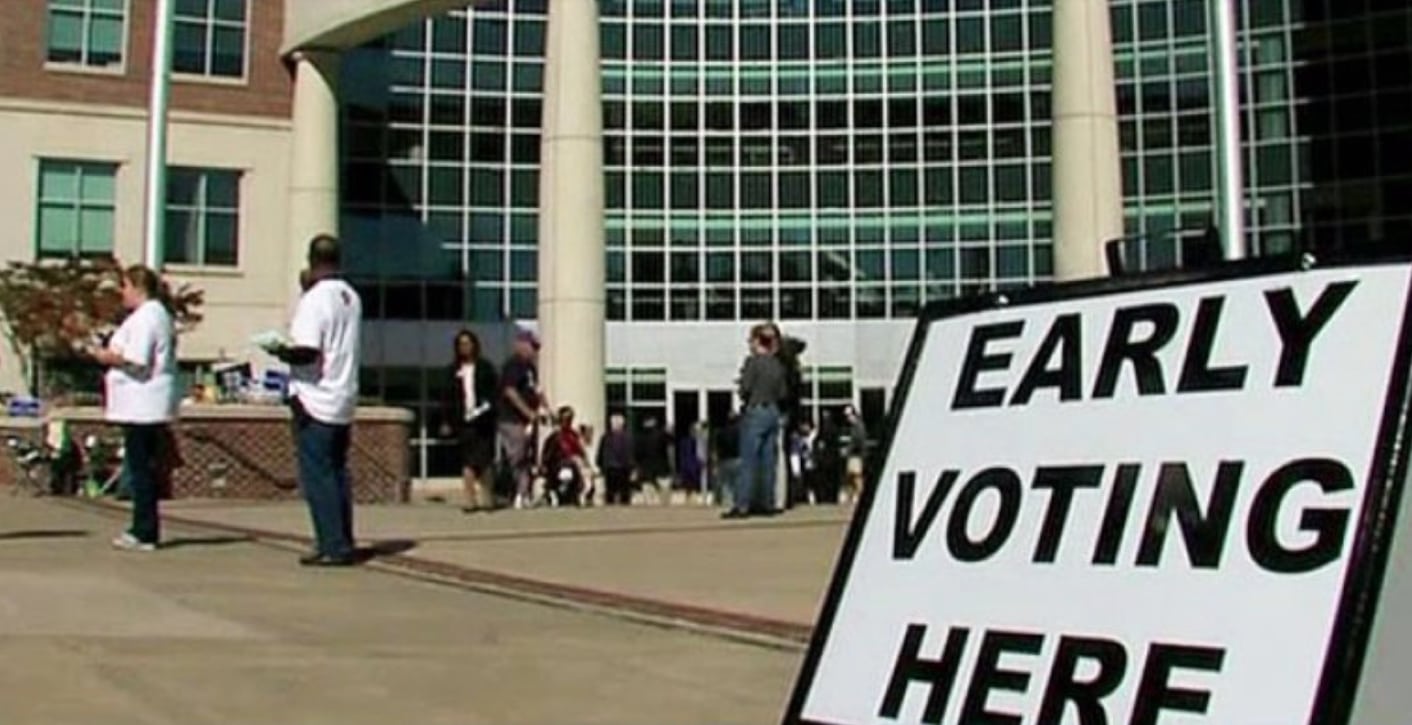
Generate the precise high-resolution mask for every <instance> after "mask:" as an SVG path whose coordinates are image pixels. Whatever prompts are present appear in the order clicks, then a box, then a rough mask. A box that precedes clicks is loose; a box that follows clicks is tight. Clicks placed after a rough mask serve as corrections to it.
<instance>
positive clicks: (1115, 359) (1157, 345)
mask: <svg viewBox="0 0 1412 725" xmlns="http://www.w3.org/2000/svg"><path fill="white" fill-rule="evenodd" d="M1178 318H1179V315H1178V313H1177V307H1176V305H1172V304H1168V303H1160V304H1151V305H1141V306H1139V307H1123V308H1120V309H1119V310H1118V311H1117V313H1115V314H1114V315H1113V327H1112V328H1111V329H1110V330H1109V331H1108V342H1107V344H1105V345H1104V346H1103V360H1102V362H1100V363H1099V365H1098V378H1097V380H1096V382H1095V383H1094V385H1093V397H1094V399H1095V400H1104V399H1106V398H1112V397H1113V393H1114V391H1116V390H1117V389H1118V376H1119V375H1120V374H1121V373H1122V371H1123V363H1124V362H1127V363H1130V364H1131V365H1132V368H1133V374H1134V375H1136V376H1137V392H1138V394H1139V395H1161V394H1163V393H1164V392H1166V390H1167V386H1166V383H1165V382H1163V379H1162V363H1161V362H1160V361H1158V359H1157V353H1158V351H1160V350H1161V349H1162V348H1163V347H1165V346H1166V345H1167V343H1169V342H1171V341H1172V336H1173V335H1175V334H1177V320H1178ZM1143 323H1146V324H1148V325H1150V326H1151V327H1152V332H1151V334H1149V335H1148V336H1147V337H1146V338H1138V339H1134V337H1133V336H1134V334H1135V333H1136V332H1137V328H1138V325H1140V324H1143Z"/></svg>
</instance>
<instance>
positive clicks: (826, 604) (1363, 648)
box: [782, 247, 1412, 725]
mask: <svg viewBox="0 0 1412 725" xmlns="http://www.w3.org/2000/svg"><path fill="white" fill-rule="evenodd" d="M1390 249H1391V248H1383V247H1374V248H1372V249H1367V250H1363V251H1362V252H1361V253H1359V252H1354V253H1346V254H1342V255H1340V256H1338V257H1336V258H1331V259H1329V260H1319V259H1316V258H1315V257H1313V256H1312V255H1309V254H1305V255H1302V256H1300V255H1293V256H1282V257H1263V258H1254V259H1247V260H1241V261H1235V262H1225V263H1222V264H1219V265H1217V266H1213V267H1210V268H1204V269H1199V270H1178V271H1165V272H1156V273H1146V274H1138V275H1129V276H1122V277H1110V278H1099V279H1093V280H1084V281H1079V282H1070V283H1060V284H1051V285H1044V286H1037V287H1030V288H1025V289H1021V290H1014V291H1006V292H992V293H988V294H984V295H975V296H971V297H964V298H958V299H954V300H947V301H943V302H933V303H929V304H928V305H926V306H925V307H924V308H923V310H922V312H921V314H920V315H919V316H918V319H917V323H916V326H915V328H914V330H913V333H912V338H911V341H910V342H909V343H908V346H907V351H906V357H905V358H904V360H903V366H902V371H901V373H900V375H899V377H898V381H897V386H896V389H895V392H894V394H893V397H892V401H891V403H890V405H889V406H888V414H887V417H886V419H885V423H884V426H883V435H882V439H881V440H882V445H881V446H880V447H879V450H878V452H877V454H876V458H875V459H874V460H875V465H873V466H871V467H870V468H871V470H870V471H869V473H868V477H867V479H866V487H865V489H864V491H863V497H862V499H861V500H860V501H859V502H858V505H857V508H856V509H855V511H854V513H853V517H852V520H851V521H850V523H849V526H848V530H847V533H846V536H845V538H844V542H843V547H842V549H841V550H840V553H839V556H838V558H837V560H836V562H835V565H834V571H833V574H832V575H831V577H830V581H829V586H828V589H827V590H826V592H825V595H824V600H823V606H822V608H821V609H820V612H819V617H818V621H817V622H816V624H815V627H814V630H813V633H812V634H811V636H810V641H809V645H808V648H807V650H806V654H805V658H804V661H803V664H802V666H801V668H800V671H799V675H798V677H797V678H796V680H795V684H794V688H793V691H792V693H791V695H790V699H789V702H788V706H787V708H786V710H785V714H784V718H783V720H782V722H783V725H842V724H840V723H834V722H828V721H819V720H810V719H805V718H804V707H805V704H806V702H807V701H808V698H809V692H810V689H811V688H812V686H813V684H814V680H815V678H816V676H817V672H818V668H819V664H820V660H821V659H822V657H823V653H824V650H825V648H826V645H827V644H828V641H829V635H830V633H831V632H832V630H833V626H834V623H835V620H836V617H837V615H838V609H839V606H840V603H841V602H842V599H843V594H844V589H845V587H846V585H847V582H848V578H849V575H850V573H851V572H852V570H853V567H854V564H855V560H856V558H857V553H858V549H859V546H860V544H861V542H862V538H863V532H864V528H865V527H866V525H867V522H868V519H869V518H870V517H871V515H872V512H873V505H874V501H875V499H876V497H877V492H878V488H879V486H880V485H882V482H881V481H880V478H881V476H882V474H883V473H884V471H885V469H886V463H887V461H889V460H890V459H891V458H892V447H893V443H894V441H895V439H896V434H897V426H898V424H899V422H900V421H901V420H902V418H903V414H904V412H905V410H906V406H907V403H908V399H909V398H910V397H911V392H912V387H913V381H914V377H915V375H916V373H917V367H918V365H919V362H920V360H921V357H922V351H923V349H924V348H925V346H926V342H927V334H928V332H929V330H930V328H931V326H932V324H933V323H935V322H938V321H943V320H948V319H951V318H954V317H959V316H962V315H966V314H972V313H979V312H987V311H994V310H1003V309H1015V308H1018V307H1025V306H1033V305H1042V304H1049V303H1055V302H1066V301H1072V300H1078V299H1093V298H1101V297H1107V296H1112V295H1117V294H1124V293H1132V292H1143V291H1154V290H1164V289H1176V288H1181V287H1187V286H1192V285H1197V284H1209V283H1213V282H1226V281H1238V280H1247V279H1254V278H1258V277H1262V276H1268V275H1274V274H1281V273H1293V272H1301V271H1310V270H1314V269H1318V270H1335V269H1341V268H1348V267H1359V266H1381V265H1399V264H1401V265H1409V264H1412V254H1409V253H1407V252H1405V251H1401V250H1396V251H1390ZM1409 274H1412V268H1409ZM1397 329H1398V333H1397V335H1398V337H1397V341H1396V343H1395V345H1394V347H1393V360H1392V364H1393V366H1394V367H1393V370H1392V373H1391V375H1390V376H1389V380H1388V389H1387V391H1386V392H1385V397H1384V400H1383V407H1382V413H1381V416H1380V419H1379V422H1378V424H1377V434H1376V437H1375V442H1374V451H1373V453H1372V456H1371V465H1370V468H1369V472H1368V479H1367V481H1366V485H1367V487H1368V490H1367V493H1366V494H1365V496H1364V501H1363V503H1362V505H1361V508H1360V510H1359V511H1358V513H1357V518H1356V519H1355V522H1354V523H1355V532H1357V533H1356V534H1355V535H1354V536H1353V537H1352V540H1351V542H1350V545H1349V550H1348V552H1347V554H1346V556H1347V558H1348V564H1347V567H1348V568H1347V575H1346V577H1345V580H1344V583H1343V588H1342V591H1341V592H1340V593H1339V594H1338V604H1337V610H1336V612H1335V614H1334V619H1333V629H1332V631H1331V633H1330V635H1329V638H1328V640H1327V643H1326V645H1325V647H1324V662H1323V665H1322V667H1321V669H1320V675H1319V684H1318V692H1317V694H1316V695H1315V698H1314V701H1313V709H1312V712H1311V714H1310V719H1309V724H1310V725H1347V723H1349V722H1350V717H1351V716H1352V714H1353V712H1354V706H1355V700H1356V699H1357V696H1358V694H1359V693H1360V687H1359V685H1360V678H1361V676H1362V670H1363V665H1364V662H1365V660H1366V659H1368V652H1369V647H1370V644H1371V642H1370V640H1371V636H1372V632H1373V629H1374V625H1375V623H1376V616H1377V613H1378V612H1377V605H1378V603H1379V600H1380V599H1381V595H1382V588H1383V585H1384V583H1385V580H1386V578H1387V567H1388V560H1389V558H1390V556H1391V551H1392V546H1393V544H1394V540H1393V536H1394V533H1395V532H1396V531H1397V529H1398V524H1399V521H1398V516H1397V514H1398V511H1399V509H1400V507H1401V503H1402V498H1403V495H1404V491H1405V489H1406V487H1407V478H1408V467H1409V452H1412V441H1408V440H1407V434H1409V433H1412V284H1409V287H1408V295H1407V299H1406V300H1405V301H1404V302H1403V310H1402V319H1401V322H1400V324H1399V325H1398V327H1397ZM1402 543H1403V544H1404V545H1407V544H1412V542H1402Z"/></svg>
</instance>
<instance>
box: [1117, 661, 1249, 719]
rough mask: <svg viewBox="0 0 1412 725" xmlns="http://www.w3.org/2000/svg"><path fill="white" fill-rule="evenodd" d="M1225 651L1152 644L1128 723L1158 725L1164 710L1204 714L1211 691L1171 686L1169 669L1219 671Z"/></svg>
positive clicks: (1170, 670)
mask: <svg viewBox="0 0 1412 725" xmlns="http://www.w3.org/2000/svg"><path fill="white" fill-rule="evenodd" d="M1225 659H1226V651H1225V650H1221V649H1211V648H1208V647H1188V646H1184V645H1175V644H1153V645H1152V646H1151V647H1150V648H1148V650H1147V665H1146V666H1145V667H1143V670H1142V681H1141V683H1140V684H1139V685H1138V686H1137V698H1136V700H1135V702H1134V703H1133V717H1132V720H1130V721H1129V722H1130V724H1131V725H1158V721H1159V720H1160V719H1161V717H1162V712H1163V711H1164V710H1166V711H1169V712H1191V713H1196V714H1198V715H1204V714H1206V708H1207V707H1208V706H1209V705H1210V702H1211V693H1209V692H1206V691H1205V690H1186V689H1180V688H1176V687H1172V685H1171V679H1172V670H1175V669H1178V668H1181V669H1187V670H1205V671H1207V672H1220V671H1221V665H1222V663H1223V662H1224V661H1225Z"/></svg>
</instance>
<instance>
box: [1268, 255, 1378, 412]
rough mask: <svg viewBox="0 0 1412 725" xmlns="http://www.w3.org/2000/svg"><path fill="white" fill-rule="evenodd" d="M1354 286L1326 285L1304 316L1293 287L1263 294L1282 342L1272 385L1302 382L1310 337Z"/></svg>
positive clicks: (1289, 385) (1321, 329)
mask: <svg viewBox="0 0 1412 725" xmlns="http://www.w3.org/2000/svg"><path fill="white" fill-rule="evenodd" d="M1357 286H1358V282H1357V281H1349V282H1335V283H1333V284H1330V285H1329V286H1328V287H1325V288H1324V291H1323V292H1320V293H1319V299H1317V300H1315V301H1314V305H1313V306H1312V307H1310V308H1309V314H1307V315H1304V314H1300V312H1299V302H1298V300H1295V299H1294V290H1293V289H1290V288H1288V287H1286V288H1284V289H1277V290H1269V291H1268V292H1266V293H1265V304H1266V306H1267V307H1269V308H1270V317H1271V318H1273V319H1274V321H1275V329H1276V330H1277V331H1278V332H1279V333H1280V342H1281V343H1282V344H1283V345H1284V347H1283V348H1282V349H1281V350H1280V366H1279V370H1278V371H1277V372H1276V373H1275V387H1277V388H1293V387H1299V386H1300V385H1303V384H1304V370H1305V368H1306V367H1307V366H1308V364H1309V348H1310V347H1311V346H1312V345H1313V344H1314V338H1315V337H1317V336H1318V335H1319V333H1320V332H1321V331H1323V329H1324V326H1325V325H1327V324H1329V320H1330V319H1333V316H1334V313H1335V312H1338V308H1339V307H1341V306H1343V303H1344V301H1345V300H1347V299H1348V295H1349V294H1351V293H1352V292H1353V288H1354V287H1357Z"/></svg>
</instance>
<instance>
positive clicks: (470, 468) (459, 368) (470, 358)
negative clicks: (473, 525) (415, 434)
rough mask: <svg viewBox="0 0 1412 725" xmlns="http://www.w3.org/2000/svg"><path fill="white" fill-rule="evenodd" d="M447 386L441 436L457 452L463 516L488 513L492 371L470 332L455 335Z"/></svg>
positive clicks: (492, 445)
mask: <svg viewBox="0 0 1412 725" xmlns="http://www.w3.org/2000/svg"><path fill="white" fill-rule="evenodd" d="M452 351H453V353H454V355H455V359H454V360H453V361H452V363H451V369H450V378H451V381H450V382H451V385H450V387H449V389H448V391H447V394H446V399H445V401H444V404H443V406H442V407H443V410H444V417H443V422H442V435H443V436H446V437H449V436H451V435H455V437H456V443H457V447H458V448H459V449H460V452H461V476H462V484H463V485H464V487H465V493H466V498H465V506H463V507H462V508H461V510H462V511H463V512H465V513H468V514H469V513H475V512H477V511H490V510H493V509H494V508H495V497H494V495H492V493H491V492H490V491H489V490H488V489H489V487H488V486H487V482H486V476H487V475H488V474H489V473H490V467H491V465H492V464H494V462H495V415H494V412H495V410H494V409H495V393H496V385H497V380H496V374H495V367H494V366H492V365H491V364H490V362H489V361H488V360H486V359H485V358H484V357H483V355H482V353H481V345H480V338H479V337H477V336H476V334H475V333H474V332H471V331H470V330H461V331H460V332H458V333H456V338H455V341H454V343H453V346H452Z"/></svg>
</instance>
